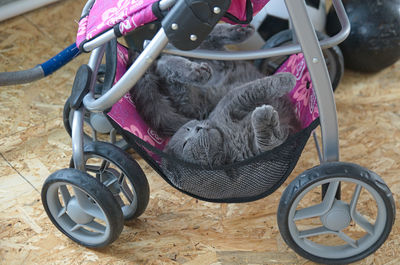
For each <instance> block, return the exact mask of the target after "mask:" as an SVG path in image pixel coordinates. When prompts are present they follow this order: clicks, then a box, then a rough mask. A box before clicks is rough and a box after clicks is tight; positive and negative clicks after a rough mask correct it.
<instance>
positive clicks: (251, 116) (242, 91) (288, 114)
mask: <svg viewBox="0 0 400 265" xmlns="http://www.w3.org/2000/svg"><path fill="white" fill-rule="evenodd" d="M295 82H296V80H295V78H294V76H293V75H292V74H290V73H281V74H277V75H274V76H270V77H264V78H261V79H257V80H255V81H252V82H249V83H247V84H245V85H242V86H240V87H238V88H236V89H233V90H231V91H229V92H228V93H227V94H226V95H225V96H224V97H223V98H222V99H221V101H220V102H219V103H218V105H217V106H216V107H215V109H214V110H213V111H212V112H211V114H210V115H209V117H208V119H205V120H202V121H199V120H192V121H189V122H188V123H186V124H185V125H184V126H182V127H181V128H180V129H179V130H178V131H177V132H176V133H175V134H174V136H173V137H172V138H171V139H170V141H169V143H168V144H167V146H166V148H165V149H164V151H165V152H166V153H169V154H172V155H174V156H176V157H178V158H181V159H183V160H185V161H188V162H193V163H197V164H201V165H208V166H218V165H225V164H231V163H233V162H236V161H241V160H244V159H246V158H249V157H252V156H255V155H257V154H259V153H261V152H264V151H268V150H271V149H273V148H275V147H277V146H278V145H280V144H282V143H283V142H284V141H285V140H286V138H287V137H288V135H289V134H290V133H293V132H295V131H297V130H299V128H300V126H299V122H298V121H297V118H296V116H295V113H294V108H293V105H292V103H291V102H290V99H289V97H288V94H287V93H288V92H289V91H290V90H291V89H293V87H294V85H295Z"/></svg>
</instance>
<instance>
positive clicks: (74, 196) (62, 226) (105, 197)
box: [41, 168, 124, 248]
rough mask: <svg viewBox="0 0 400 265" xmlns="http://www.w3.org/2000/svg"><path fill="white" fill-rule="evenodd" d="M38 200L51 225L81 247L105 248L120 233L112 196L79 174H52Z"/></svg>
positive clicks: (119, 214)
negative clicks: (40, 198) (40, 201)
mask: <svg viewBox="0 0 400 265" xmlns="http://www.w3.org/2000/svg"><path fill="white" fill-rule="evenodd" d="M41 197H42V203H43V207H44V209H45V211H46V213H47V215H48V216H49V218H50V220H51V222H52V223H53V224H54V225H55V226H56V227H57V228H58V229H59V230H60V231H61V232H62V233H64V234H65V235H66V236H68V237H69V238H71V239H72V240H73V241H75V242H77V243H79V244H81V245H84V246H86V247H92V248H98V247H104V246H107V245H109V244H111V243H112V242H113V241H115V240H116V239H117V238H118V237H119V235H120V234H121V232H122V229H123V225H124V223H123V215H122V212H121V209H120V208H119V207H118V203H117V201H116V200H115V199H114V197H113V195H112V193H111V192H110V191H109V190H108V189H107V188H106V187H105V186H104V185H103V184H101V183H100V182H98V181H97V180H96V179H94V178H92V177H91V176H89V175H88V174H86V173H84V172H82V171H79V170H76V169H70V168H69V169H62V170H58V171H56V172H54V173H53V174H51V175H50V176H49V177H48V178H47V179H46V181H45V182H44V184H43V188H42V193H41Z"/></svg>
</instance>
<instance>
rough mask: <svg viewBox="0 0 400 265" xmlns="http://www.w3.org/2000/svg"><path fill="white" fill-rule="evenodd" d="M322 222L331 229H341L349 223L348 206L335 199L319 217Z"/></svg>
mask: <svg viewBox="0 0 400 265" xmlns="http://www.w3.org/2000/svg"><path fill="white" fill-rule="evenodd" d="M320 219H321V222H322V224H323V225H324V226H325V227H326V228H328V229H330V230H333V231H341V230H342V229H345V228H346V227H348V226H349V225H350V222H351V216H350V206H349V205H348V204H347V203H345V202H343V201H338V200H335V202H334V203H333V205H332V208H331V209H330V210H329V211H328V212H327V213H326V214H324V215H322V216H321V217H320Z"/></svg>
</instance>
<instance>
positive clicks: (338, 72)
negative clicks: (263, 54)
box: [255, 29, 344, 91]
mask: <svg viewBox="0 0 400 265" xmlns="http://www.w3.org/2000/svg"><path fill="white" fill-rule="evenodd" d="M317 37H318V39H319V40H323V39H326V38H328V36H327V35H325V34H323V33H321V32H317ZM292 39H293V33H292V30H291V29H288V30H284V31H281V32H279V33H278V34H275V35H274V36H272V37H271V38H270V39H268V40H267V41H266V42H265V44H264V46H263V48H262V49H270V48H276V47H280V46H283V45H285V44H289V43H292ZM322 52H323V54H324V57H325V58H326V57H327V56H331V58H333V60H335V65H334V66H329V62H328V65H327V66H328V71H329V70H330V71H329V76H330V78H331V83H332V89H333V91H335V90H336V88H337V87H338V85H339V83H340V81H341V80H342V77H343V74H344V58H343V54H342V51H341V50H340V48H339V47H338V46H334V47H332V48H328V49H324V50H322ZM287 58H289V56H278V57H272V58H268V59H259V60H256V61H255V65H256V67H257V68H258V69H259V70H260V71H261V72H262V73H265V74H266V75H272V74H274V73H275V71H276V70H277V69H278V68H279V66H280V65H281V64H282V63H283V62H284V61H286V59H287ZM268 61H271V62H272V63H271V65H268V63H267V62H268ZM330 67H334V69H333V68H330Z"/></svg>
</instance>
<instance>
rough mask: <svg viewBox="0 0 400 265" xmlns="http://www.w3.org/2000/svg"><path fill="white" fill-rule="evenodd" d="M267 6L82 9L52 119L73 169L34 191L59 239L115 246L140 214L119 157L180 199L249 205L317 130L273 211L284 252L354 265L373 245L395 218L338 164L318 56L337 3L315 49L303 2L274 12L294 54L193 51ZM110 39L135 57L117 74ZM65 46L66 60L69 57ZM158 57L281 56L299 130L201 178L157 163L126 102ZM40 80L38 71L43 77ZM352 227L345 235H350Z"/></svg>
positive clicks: (223, 2) (119, 65) (133, 179)
mask: <svg viewBox="0 0 400 265" xmlns="http://www.w3.org/2000/svg"><path fill="white" fill-rule="evenodd" d="M267 2H268V0H246V1H244V0H232V1H230V0H161V1H157V0H134V1H129V0H118V1H108V0H97V1H96V0H89V1H88V2H87V4H86V5H85V7H84V9H83V12H82V18H81V20H80V23H79V30H78V34H77V41H76V46H77V47H79V50H80V51H81V52H91V56H90V59H89V62H88V64H87V65H82V66H81V67H80V68H79V70H78V72H77V74H76V78H75V81H74V85H73V88H72V93H71V96H70V98H69V100H68V102H67V104H66V110H65V115H64V121H65V124H66V127H67V130H69V132H70V133H71V136H72V149H73V157H72V160H71V165H70V168H66V169H61V170H59V171H57V172H54V173H53V174H51V175H50V176H49V177H48V178H47V180H46V181H45V183H44V185H43V189H42V202H43V206H44V208H45V210H46V213H47V214H48V216H49V218H50V220H51V221H52V222H53V223H54V225H55V226H56V227H57V228H58V229H59V230H60V231H61V232H62V233H64V234H65V235H66V236H68V237H69V238H71V239H72V240H74V241H76V242H78V243H79V244H82V245H84V246H87V247H103V246H106V245H108V244H111V243H112V242H113V241H114V240H116V239H117V238H118V236H119V235H120V233H121V231H122V229H123V224H124V220H130V219H133V218H137V217H138V216H140V215H141V214H142V213H143V212H144V211H145V209H146V207H147V204H148V201H149V185H148V182H147V179H146V176H145V174H144V172H143V171H142V169H141V168H140V166H139V165H138V164H137V162H136V161H135V160H134V159H132V157H130V156H129V155H128V154H127V153H125V152H124V151H123V148H120V147H126V146H129V147H132V148H134V150H135V151H136V152H137V153H138V154H140V155H141V156H142V157H143V159H144V160H146V162H147V163H148V164H149V165H150V166H151V167H152V168H153V169H154V170H155V171H156V172H157V173H159V174H160V176H161V177H162V178H163V179H164V180H165V181H166V182H168V183H169V184H170V185H172V186H173V187H175V188H176V189H178V190H179V191H181V192H184V193H185V194H188V195H190V196H192V197H195V198H198V199H200V200H205V201H210V202H222V203H239V202H249V201H254V200H258V199H261V198H264V197H265V196H268V195H269V194H271V193H272V192H274V191H275V190H276V189H277V188H278V187H280V186H281V184H282V183H283V182H284V181H285V180H286V179H287V177H288V176H289V175H290V173H291V172H292V170H293V168H294V167H295V165H296V163H297V161H298V159H299V158H300V155H301V152H302V150H303V148H304V146H305V144H306V142H307V140H308V139H309V136H310V135H311V134H312V133H313V131H314V129H316V128H317V127H318V126H320V128H321V139H322V143H321V146H322V148H320V144H319V142H318V140H317V139H318V137H317V136H316V135H315V134H314V139H315V142H316V146H317V151H318V154H319V157H320V162H321V164H320V165H318V166H316V167H313V168H311V169H309V170H307V171H305V172H303V173H302V174H300V175H299V176H298V177H297V178H295V179H294V181H293V182H291V183H290V184H289V185H288V187H287V188H286V190H285V191H284V193H283V195H282V198H281V201H280V204H279V209H278V212H277V213H278V214H277V218H278V225H279V230H280V232H281V235H282V237H283V239H284V241H285V242H286V243H287V244H288V245H289V246H290V247H291V248H292V249H293V250H294V251H296V252H297V253H298V254H299V255H301V256H303V257H305V258H307V259H310V260H312V261H315V262H320V263H330V264H338V263H349V262H354V261H356V260H359V259H362V258H365V257H366V256H368V255H370V254H371V253H373V252H374V251H375V250H377V249H378V248H379V247H380V246H381V245H382V244H383V242H384V241H385V240H386V238H387V237H388V235H389V233H390V231H391V228H392V225H393V223H394V218H395V206H394V200H393V197H392V194H391V192H390V190H389V188H388V187H387V186H386V184H385V183H384V181H383V180H382V179H381V178H380V177H379V176H378V175H377V174H375V173H373V172H371V171H370V170H368V169H366V168H363V167H361V166H358V165H355V164H352V163H345V162H339V145H338V125H337V118H336V107H335V102H334V97H333V92H332V85H331V82H330V78H329V73H328V70H327V67H326V64H325V60H324V56H323V52H322V50H321V48H322V49H326V48H330V47H333V46H335V45H337V44H338V43H340V42H341V41H343V40H344V39H345V38H346V37H347V35H348V34H349V31H350V26H349V22H348V19H347V16H346V14H345V12H344V8H343V6H342V3H341V1H340V0H333V1H332V2H333V5H334V7H335V9H336V12H337V15H338V17H339V20H340V22H341V24H342V30H341V32H339V33H338V34H337V35H336V36H333V37H331V38H328V39H324V40H322V41H321V42H319V41H318V38H317V35H316V33H315V31H314V29H313V26H312V24H311V22H310V19H309V18H308V15H307V11H306V7H305V3H304V0H286V1H285V2H286V6H287V9H288V11H289V14H290V17H291V24H292V25H293V30H294V32H295V37H296V38H294V37H293V39H296V40H297V41H298V44H296V43H293V44H290V45H285V46H280V47H270V48H269V49H260V50H256V51H229V52H226V51H206V50H199V49H196V48H197V47H198V46H199V44H200V43H201V42H202V40H204V39H205V38H206V37H207V35H208V34H209V33H210V32H211V30H212V29H213V28H214V26H215V25H216V24H217V23H218V22H219V21H220V20H223V21H226V22H230V23H235V24H248V23H250V21H251V19H252V16H253V15H254V14H255V13H257V12H258V11H259V10H261V9H262V8H263V7H264V6H265V5H266V4H267ZM122 36H124V37H125V38H126V40H127V42H128V44H129V46H132V47H133V48H135V49H136V50H140V51H141V53H140V55H139V57H138V58H137V59H136V60H135V61H134V62H133V64H132V65H131V66H129V67H128V68H127V64H128V63H127V61H128V53H127V48H125V47H124V46H122V45H121V44H119V43H118V42H117V39H118V38H119V37H122ZM147 40H150V41H147ZM76 46H75V45H73V47H72V48H71V49H73V50H74V51H76ZM162 52H164V53H169V54H173V55H179V56H186V57H193V58H204V59H213V60H255V59H257V60H259V61H258V62H259V63H260V62H261V64H262V63H263V62H264V60H265V58H268V57H274V56H287V59H286V60H284V61H283V63H282V64H280V65H279V66H278V67H277V69H276V72H291V73H292V74H293V75H295V77H296V79H297V84H296V86H295V88H294V89H293V90H292V91H291V92H290V93H289V95H290V98H291V99H292V101H293V104H294V105H295V107H296V114H297V115H298V118H299V120H300V121H301V123H302V127H303V129H302V130H301V131H300V132H298V133H296V134H294V135H291V136H290V137H289V138H288V139H287V140H286V141H285V142H284V143H283V144H282V145H280V146H278V147H276V148H275V149H273V150H271V151H268V152H264V153H262V154H260V155H257V156H255V157H252V158H249V159H247V160H244V161H240V162H238V163H235V164H231V165H224V166H219V167H213V168H211V167H206V166H201V165H197V164H192V163H188V162H185V161H182V160H179V159H177V158H175V157H172V156H170V155H168V154H166V153H164V152H163V151H162V150H163V147H164V146H165V143H166V141H167V139H163V138H161V137H159V136H158V135H157V134H155V133H154V132H153V131H152V130H151V129H150V128H149V127H148V126H147V125H146V124H145V123H144V122H143V120H142V119H141V117H140V116H139V115H138V113H137V111H136V109H135V102H132V100H131V99H130V97H129V96H127V93H128V92H129V90H130V89H131V88H132V87H133V86H134V84H135V83H136V82H137V81H138V80H139V79H140V78H141V76H142V75H143V74H144V73H145V71H146V70H147V69H148V68H149V67H150V65H151V64H152V63H153V62H154V61H155V60H156V58H157V57H158V56H159V55H160V54H161V53H162ZM74 54H76V52H75V53H74ZM103 57H105V62H106V63H105V64H102V61H103ZM285 58H286V57H285ZM49 68H51V67H49V66H48V65H44V66H43V69H44V70H45V71H44V72H47V71H50V70H51V69H50V70H49ZM39 72H40V71H39ZM45 74H46V73H45ZM27 79H29V78H27ZM87 119H89V120H90V122H91V126H93V127H96V130H97V131H105V132H110V131H111V132H112V133H111V135H112V139H113V140H112V141H111V142H112V143H106V142H101V141H96V140H92V139H90V137H88V135H86V134H85V133H84V129H83V127H84V122H85V121H86V120H87ZM107 128H108V129H107ZM116 132H118V134H119V135H122V136H123V140H122V141H115V135H116ZM165 163H167V164H168V167H165ZM315 194H318V196H319V197H318V198H317V199H315V200H312V201H313V202H315V203H314V204H313V205H310V206H304V203H303V202H304V198H305V197H307V196H311V195H315ZM346 196H347V197H346ZM365 196H369V197H368V198H369V202H370V203H371V204H374V205H375V206H376V209H377V211H376V214H375V215H374V216H367V215H366V213H364V212H362V211H361V210H360V209H359V208H358V202H359V200H360V198H361V197H365ZM310 220H312V222H311V221H310ZM352 224H354V225H355V226H356V227H357V229H358V230H357V231H356V232H354V229H353V230H352V228H351V227H354V226H353V225H352ZM332 238H334V239H335V240H333V239H332Z"/></svg>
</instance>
